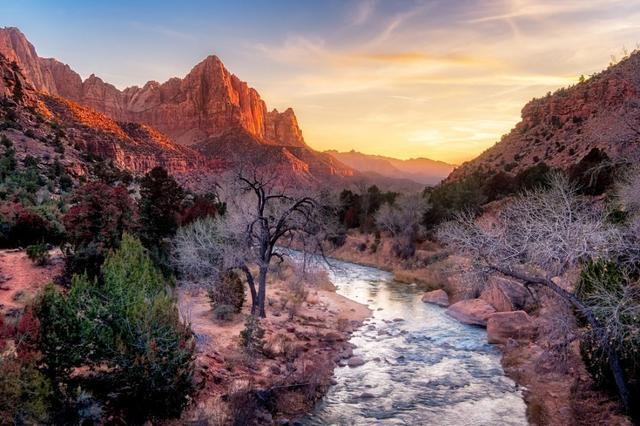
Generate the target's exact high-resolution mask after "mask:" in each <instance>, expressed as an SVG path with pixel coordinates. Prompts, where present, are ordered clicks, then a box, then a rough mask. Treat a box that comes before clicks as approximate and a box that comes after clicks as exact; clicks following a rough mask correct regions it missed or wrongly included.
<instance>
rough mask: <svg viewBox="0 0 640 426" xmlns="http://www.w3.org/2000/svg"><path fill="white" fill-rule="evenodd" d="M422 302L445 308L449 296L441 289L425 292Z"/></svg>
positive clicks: (447, 304)
mask: <svg viewBox="0 0 640 426" xmlns="http://www.w3.org/2000/svg"><path fill="white" fill-rule="evenodd" d="M422 301H423V302H424V303H433V304H434V305H438V306H444V307H445V308H446V307H447V306H449V296H448V295H447V293H446V292H445V291H444V290H442V289H438V290H433V291H428V292H426V293H425V294H424V295H423V296H422Z"/></svg>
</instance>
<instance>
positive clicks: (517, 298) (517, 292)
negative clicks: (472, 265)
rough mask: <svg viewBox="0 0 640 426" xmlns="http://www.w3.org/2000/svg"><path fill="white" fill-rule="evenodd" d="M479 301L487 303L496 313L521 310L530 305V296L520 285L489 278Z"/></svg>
mask: <svg viewBox="0 0 640 426" xmlns="http://www.w3.org/2000/svg"><path fill="white" fill-rule="evenodd" d="M480 299H483V300H485V301H487V303H489V304H490V305H491V306H493V307H494V308H495V309H496V311H498V312H508V311H517V310H521V309H524V308H525V307H526V306H527V305H528V304H529V303H531V295H530V294H529V292H528V291H527V289H526V288H525V287H524V286H523V285H522V284H520V283H518V282H515V281H513V280H509V279H507V278H502V277H496V276H492V277H490V278H489V282H488V283H487V286H486V287H485V288H484V290H482V294H480Z"/></svg>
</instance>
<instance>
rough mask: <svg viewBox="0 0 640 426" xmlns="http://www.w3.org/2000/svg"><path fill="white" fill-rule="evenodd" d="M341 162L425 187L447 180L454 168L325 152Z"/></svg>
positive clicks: (425, 161) (433, 162)
mask: <svg viewBox="0 0 640 426" xmlns="http://www.w3.org/2000/svg"><path fill="white" fill-rule="evenodd" d="M325 152H326V153H327V154H329V155H331V156H332V157H334V158H336V159H337V160H339V161H340V162H342V163H344V164H346V165H348V166H349V167H352V168H354V169H355V170H357V171H359V172H362V173H376V174H377V175H381V176H385V177H388V178H394V179H404V180H411V181H414V182H417V183H420V184H423V185H435V184H437V183H438V182H440V181H441V180H442V179H444V178H446V177H447V176H448V175H449V173H451V171H452V170H453V168H454V166H453V165H451V164H447V163H445V162H442V161H436V160H431V159H428V158H411V159H409V160H400V159H397V158H391V157H384V156H381V155H368V154H363V153H361V152H357V151H353V150H352V151H349V152H338V151H334V150H331V151H325Z"/></svg>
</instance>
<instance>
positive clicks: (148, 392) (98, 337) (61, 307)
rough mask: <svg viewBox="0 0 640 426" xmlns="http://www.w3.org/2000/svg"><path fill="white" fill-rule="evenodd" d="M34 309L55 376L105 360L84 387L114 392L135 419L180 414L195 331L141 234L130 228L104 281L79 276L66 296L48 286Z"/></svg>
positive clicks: (190, 369) (107, 266)
mask: <svg viewBox="0 0 640 426" xmlns="http://www.w3.org/2000/svg"><path fill="white" fill-rule="evenodd" d="M37 313H38V318H39V319H40V321H41V323H42V324H43V330H42V337H41V339H40V341H39V343H40V347H41V350H42V352H43V354H44V355H45V357H44V360H45V363H46V366H47V370H48V371H50V372H51V373H52V374H53V375H54V376H55V377H56V379H57V380H58V381H62V382H65V381H68V380H69V375H68V372H69V371H70V370H71V369H72V368H79V367H89V368H90V369H96V368H97V367H100V368H99V369H97V370H96V371H95V375H96V376H97V379H98V380H97V381H88V380H86V381H85V382H84V383H83V387H88V388H91V387H92V386H93V387H94V388H95V390H96V392H97V394H101V392H102V394H105V395H103V396H104V397H108V398H109V399H110V400H112V401H114V400H115V401H116V402H117V403H118V407H119V408H123V409H124V410H125V413H126V416H127V417H128V418H129V419H131V421H133V422H140V423H142V422H143V420H144V419H146V418H156V417H158V418H159V417H172V416H178V415H179V414H180V412H181V410H182V408H183V407H184V405H185V404H186V402H187V399H188V395H189V394H190V392H191V390H192V375H193V351H194V346H193V339H192V335H191V331H190V329H189V327H188V326H187V325H186V324H184V323H183V322H181V320H180V316H179V313H178V309H177V307H176V305H175V300H174V297H173V296H172V294H171V292H170V291H169V290H168V288H167V284H166V282H165V280H164V277H163V275H162V274H161V273H160V271H158V270H157V269H156V268H155V267H154V266H153V263H152V261H151V259H150V258H149V256H148V255H147V254H146V251H145V249H144V247H143V246H142V244H141V243H140V241H138V240H136V239H135V238H132V237H130V236H128V235H126V234H125V236H124V238H123V240H122V244H121V247H120V248H119V249H118V250H117V251H116V252H115V253H113V254H111V255H109V257H108V258H107V259H106V261H105V263H104V267H103V283H102V284H98V283H97V282H96V281H95V280H89V279H88V278H87V277H86V276H75V277H74V279H73V284H72V287H71V290H70V291H69V294H68V295H66V296H65V295H63V294H61V293H60V292H58V291H56V290H55V289H54V288H53V287H51V286H50V287H48V288H46V289H45V291H44V292H43V294H42V295H41V296H40V298H39V302H38V309H37ZM97 385H100V386H97ZM106 394H108V396H106Z"/></svg>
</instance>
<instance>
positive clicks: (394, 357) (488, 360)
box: [302, 260, 527, 426]
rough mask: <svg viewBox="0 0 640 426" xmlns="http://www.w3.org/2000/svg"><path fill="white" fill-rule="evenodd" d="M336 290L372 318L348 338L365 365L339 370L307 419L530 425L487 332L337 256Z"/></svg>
mask: <svg viewBox="0 0 640 426" xmlns="http://www.w3.org/2000/svg"><path fill="white" fill-rule="evenodd" d="M332 266H333V267H332V268H330V270H329V274H330V278H331V281H332V282H333V283H334V284H336V286H337V291H338V293H339V294H342V295H344V296H346V297H348V298H350V299H353V300H356V301H358V302H361V303H364V304H366V305H368V306H369V307H370V308H371V309H372V311H373V316H372V317H371V318H370V319H369V320H367V322H365V324H364V325H363V326H362V327H361V328H360V329H359V330H358V331H356V332H355V333H354V334H353V336H352V338H351V342H352V343H354V344H355V345H356V346H357V348H356V349H355V351H354V354H355V355H358V356H362V357H363V358H364V359H365V360H366V364H364V365H363V366H360V367H356V368H351V367H348V366H340V367H338V368H336V370H335V380H336V382H337V383H336V384H335V385H333V386H331V388H330V389H329V391H328V393H327V395H326V396H325V397H324V398H323V400H322V401H321V402H319V403H318V404H317V406H316V408H315V410H314V411H313V412H312V413H311V414H309V415H308V416H306V417H305V418H304V419H302V423H303V424H305V425H411V426H413V425H465V426H470V425H526V424H527V420H526V416H525V404H524V401H523V399H522V395H521V392H520V390H519V388H518V386H517V385H516V384H515V383H514V381H513V380H511V379H509V378H508V377H506V376H505V374H504V371H503V370H502V367H501V365H500V352H499V350H498V349H497V348H496V347H494V346H492V345H489V344H488V343H487V337H486V331H485V330H484V329H482V328H479V327H473V326H467V325H464V324H461V323H459V322H457V321H455V320H453V319H452V318H449V317H448V316H447V315H445V309H444V308H441V307H439V306H436V305H431V304H426V303H423V302H422V301H421V300H420V296H421V294H422V291H421V290H420V289H419V288H418V286H416V285H407V284H403V283H397V282H395V281H393V279H392V275H391V274H390V273H387V272H384V271H381V270H378V269H374V268H369V267H364V266H359V265H355V264H352V263H346V262H340V261H335V260H334V261H332Z"/></svg>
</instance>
